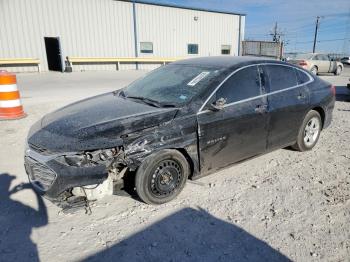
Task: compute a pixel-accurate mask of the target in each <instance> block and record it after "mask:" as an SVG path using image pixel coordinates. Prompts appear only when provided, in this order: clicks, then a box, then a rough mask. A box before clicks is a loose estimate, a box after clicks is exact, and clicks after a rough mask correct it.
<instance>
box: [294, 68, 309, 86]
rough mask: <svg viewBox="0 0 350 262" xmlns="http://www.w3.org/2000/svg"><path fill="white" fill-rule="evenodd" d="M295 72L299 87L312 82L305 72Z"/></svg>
mask: <svg viewBox="0 0 350 262" xmlns="http://www.w3.org/2000/svg"><path fill="white" fill-rule="evenodd" d="M295 71H296V73H297V77H298V84H299V85H301V84H305V83H306V82H308V81H310V78H309V76H308V75H307V74H306V73H304V72H302V71H300V70H298V69H295Z"/></svg>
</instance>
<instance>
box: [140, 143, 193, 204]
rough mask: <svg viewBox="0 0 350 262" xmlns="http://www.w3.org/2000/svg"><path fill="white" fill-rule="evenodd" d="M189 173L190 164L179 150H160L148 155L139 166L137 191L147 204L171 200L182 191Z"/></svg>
mask: <svg viewBox="0 0 350 262" xmlns="http://www.w3.org/2000/svg"><path fill="white" fill-rule="evenodd" d="M189 174H190V166H189V164H188V162H187V160H186V158H185V157H184V156H183V155H182V154H181V153H180V152H179V151H177V150H170V149H167V150H162V151H159V152H157V153H155V154H153V155H150V156H148V157H147V158H146V159H145V161H143V162H142V164H141V165H140V167H139V168H138V170H137V172H136V177H135V186H136V192H137V194H138V195H139V197H140V198H141V199H142V200H143V201H144V202H145V203H147V204H153V205H159V204H163V203H166V202H169V201H170V200H172V199H174V198H175V197H176V196H177V195H178V194H179V193H180V192H181V191H182V189H183V188H184V186H185V183H186V181H187V177H188V176H189Z"/></svg>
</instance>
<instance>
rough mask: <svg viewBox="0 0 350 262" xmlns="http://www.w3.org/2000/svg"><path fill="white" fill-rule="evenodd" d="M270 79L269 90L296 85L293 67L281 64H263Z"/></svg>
mask: <svg viewBox="0 0 350 262" xmlns="http://www.w3.org/2000/svg"><path fill="white" fill-rule="evenodd" d="M265 68H266V71H267V74H268V76H269V80H270V92H274V91H279V90H283V89H286V88H288V87H292V86H296V85H298V81H297V76H296V72H295V69H294V68H293V67H289V66H283V65H267V66H265Z"/></svg>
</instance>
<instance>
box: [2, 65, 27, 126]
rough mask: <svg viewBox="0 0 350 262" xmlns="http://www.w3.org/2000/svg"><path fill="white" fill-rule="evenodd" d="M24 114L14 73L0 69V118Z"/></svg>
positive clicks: (15, 117) (16, 117) (6, 118)
mask: <svg viewBox="0 0 350 262" xmlns="http://www.w3.org/2000/svg"><path fill="white" fill-rule="evenodd" d="M25 116H26V114H25V113H24V111H23V106H22V104H21V99H20V95H19V91H18V88H17V81H16V75H15V74H11V73H9V72H6V71H0V120H10V119H19V118H23V117H25Z"/></svg>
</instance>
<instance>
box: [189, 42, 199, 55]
mask: <svg viewBox="0 0 350 262" xmlns="http://www.w3.org/2000/svg"><path fill="white" fill-rule="evenodd" d="M187 53H188V54H189V55H198V45H197V44H188V45H187Z"/></svg>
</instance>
